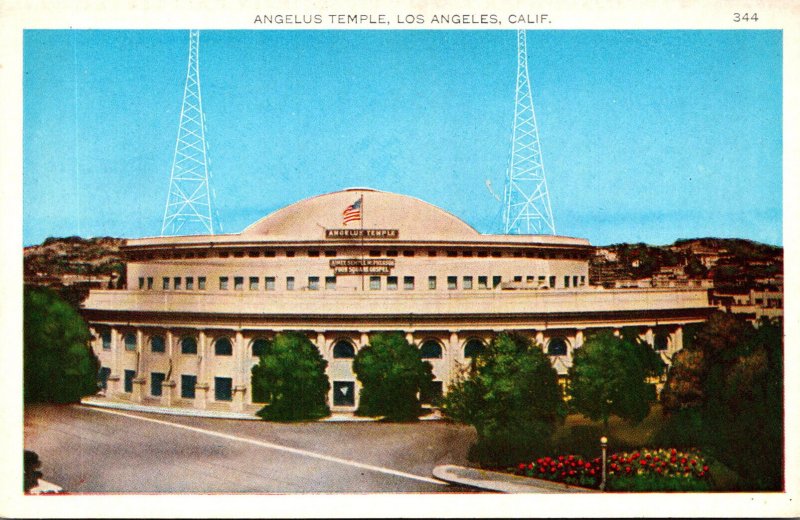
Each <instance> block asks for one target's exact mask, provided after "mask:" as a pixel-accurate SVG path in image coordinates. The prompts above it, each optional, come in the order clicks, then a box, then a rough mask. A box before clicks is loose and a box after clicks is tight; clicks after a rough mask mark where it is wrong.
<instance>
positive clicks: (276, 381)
mask: <svg viewBox="0 0 800 520" xmlns="http://www.w3.org/2000/svg"><path fill="white" fill-rule="evenodd" d="M327 366H328V362H327V361H325V360H324V359H323V358H322V355H321V354H320V353H319V350H317V347H315V346H314V344H313V343H311V341H309V339H308V338H307V337H306V336H305V335H303V334H300V333H296V332H288V333H282V334H277V335H276V336H275V339H273V340H271V341H268V342H267V347H266V349H265V352H264V354H263V355H262V356H261V358H260V359H259V360H258V365H256V366H254V367H253V369H252V375H253V377H252V381H253V383H252V384H253V387H254V388H257V389H258V390H257V391H258V392H259V393H261V395H266V396H268V397H269V400H270V401H269V403H268V404H267V405H266V406H264V408H262V409H261V410H260V411H259V412H258V415H260V416H261V417H262V418H263V419H265V420H271V421H303V420H313V419H319V418H320V417H325V416H326V415H329V414H330V409H329V408H328V405H327V398H328V391H329V390H330V387H331V385H330V383H329V382H328V376H326V375H325V368H326V367H327Z"/></svg>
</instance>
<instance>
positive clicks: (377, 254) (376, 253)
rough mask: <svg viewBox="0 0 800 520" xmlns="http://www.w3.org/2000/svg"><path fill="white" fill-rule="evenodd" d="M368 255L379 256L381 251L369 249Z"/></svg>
mask: <svg viewBox="0 0 800 520" xmlns="http://www.w3.org/2000/svg"><path fill="white" fill-rule="evenodd" d="M369 256H371V257H377V256H381V252H380V251H376V250H375V249H371V250H370V252H369Z"/></svg>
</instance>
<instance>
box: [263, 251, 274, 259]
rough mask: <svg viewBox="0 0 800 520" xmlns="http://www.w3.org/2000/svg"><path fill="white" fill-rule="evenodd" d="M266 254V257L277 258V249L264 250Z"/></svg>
mask: <svg viewBox="0 0 800 520" xmlns="http://www.w3.org/2000/svg"><path fill="white" fill-rule="evenodd" d="M264 256H265V257H266V258H275V251H272V250H271V249H267V250H266V251H264Z"/></svg>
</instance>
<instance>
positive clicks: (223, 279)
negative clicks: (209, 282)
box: [219, 276, 228, 291]
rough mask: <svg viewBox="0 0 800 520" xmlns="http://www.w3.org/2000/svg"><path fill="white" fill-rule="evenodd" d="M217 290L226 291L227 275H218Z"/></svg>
mask: <svg viewBox="0 0 800 520" xmlns="http://www.w3.org/2000/svg"><path fill="white" fill-rule="evenodd" d="M219 290H220V291H227V290H228V277H227V276H220V277H219Z"/></svg>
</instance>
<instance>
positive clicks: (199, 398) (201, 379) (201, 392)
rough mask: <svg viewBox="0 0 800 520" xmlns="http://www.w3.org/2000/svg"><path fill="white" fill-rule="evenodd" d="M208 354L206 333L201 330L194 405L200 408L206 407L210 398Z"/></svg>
mask: <svg viewBox="0 0 800 520" xmlns="http://www.w3.org/2000/svg"><path fill="white" fill-rule="evenodd" d="M206 354H207V352H206V333H205V331H202V330H201V331H200V334H199V335H198V338H197V384H196V385H195V387H194V407H195V408H200V409H205V407H206V404H207V398H208V382H207V381H206Z"/></svg>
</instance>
